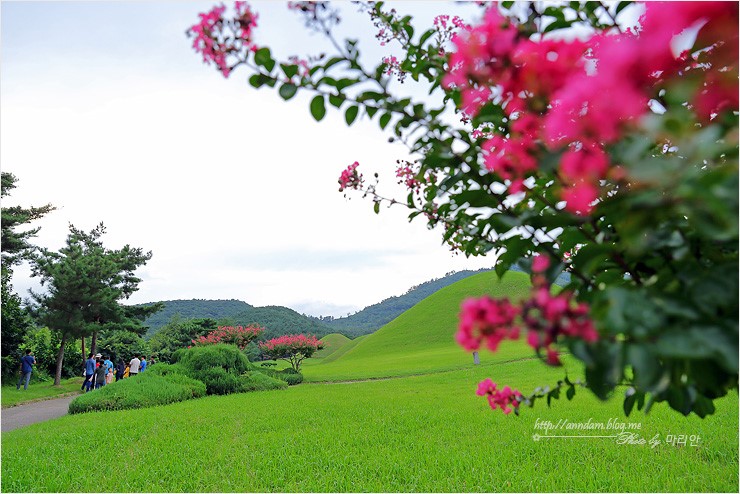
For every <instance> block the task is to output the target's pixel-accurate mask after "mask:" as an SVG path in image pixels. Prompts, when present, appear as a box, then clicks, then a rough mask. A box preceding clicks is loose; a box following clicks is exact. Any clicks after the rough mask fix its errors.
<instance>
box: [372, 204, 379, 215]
mask: <svg viewBox="0 0 740 494" xmlns="http://www.w3.org/2000/svg"><path fill="white" fill-rule="evenodd" d="M373 211H375V214H379V213H380V203H379V202H376V203H375V205H374V206H373Z"/></svg>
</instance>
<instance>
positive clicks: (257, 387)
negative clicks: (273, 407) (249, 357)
mask: <svg viewBox="0 0 740 494" xmlns="http://www.w3.org/2000/svg"><path fill="white" fill-rule="evenodd" d="M239 381H240V391H241V392H247V391H267V390H270V389H285V388H287V387H288V384H287V383H285V381H281V380H279V379H275V378H272V377H270V376H268V375H266V374H263V373H262V372H259V371H250V372H245V373H244V374H242V375H241V376H240V377H239Z"/></svg>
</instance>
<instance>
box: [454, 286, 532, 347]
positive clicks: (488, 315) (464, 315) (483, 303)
mask: <svg viewBox="0 0 740 494" xmlns="http://www.w3.org/2000/svg"><path fill="white" fill-rule="evenodd" d="M518 315H519V309H518V308H517V307H515V306H514V305H512V304H511V302H509V300H508V299H494V298H491V297H488V296H485V297H481V298H478V299H474V298H470V299H467V300H465V301H464V302H463V303H462V307H461V311H460V324H459V326H458V331H457V334H456V335H455V339H456V340H457V342H458V343H459V344H460V345H461V346H462V347H463V348H465V349H466V350H468V351H473V350H478V349H479V348H480V347H481V345H482V344H483V343H485V345H486V347H487V348H488V349H489V350H491V351H492V352H495V351H496V349H497V348H498V345H499V343H501V341H502V340H504V339H510V340H516V339H518V338H519V328H518V327H516V326H514V320H515V319H516V317H517V316H518Z"/></svg>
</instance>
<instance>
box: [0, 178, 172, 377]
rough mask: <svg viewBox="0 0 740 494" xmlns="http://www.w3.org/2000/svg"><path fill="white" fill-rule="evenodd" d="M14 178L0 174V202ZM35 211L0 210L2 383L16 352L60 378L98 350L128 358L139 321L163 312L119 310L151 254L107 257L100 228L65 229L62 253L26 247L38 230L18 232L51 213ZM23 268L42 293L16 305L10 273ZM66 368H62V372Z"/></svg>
mask: <svg viewBox="0 0 740 494" xmlns="http://www.w3.org/2000/svg"><path fill="white" fill-rule="evenodd" d="M16 182H17V178H16V177H15V176H14V175H13V174H11V173H8V172H3V173H2V197H3V199H4V202H5V198H6V196H8V195H10V192H11V191H12V189H14V188H15V187H16ZM54 209H55V207H54V206H52V205H51V204H47V205H45V206H42V207H22V206H12V207H3V208H2V364H3V365H2V368H3V377H4V378H5V379H7V377H9V376H11V375H12V374H13V373H14V370H15V369H16V368H17V359H18V355H19V354H20V352H21V350H22V348H23V347H24V346H25V347H36V348H34V349H35V350H36V351H37V357H39V359H38V360H39V363H40V369H42V371H46V372H49V373H53V374H54V384H55V385H59V384H60V381H61V378H62V376H63V375H64V376H65V377H68V376H71V375H76V374H77V373H78V370H79V369H80V365H81V363H82V357H83V356H84V354H85V353H86V339H87V338H89V341H90V343H89V345H90V346H89V347H88V350H89V352H91V353H96V352H98V351H100V350H101V349H102V350H104V351H106V353H108V354H109V355H110V356H111V357H128V355H129V353H131V352H141V350H142V346H144V347H145V346H146V345H145V342H144V341H143V339H142V338H141V337H142V336H143V334H144V333H145V332H146V327H145V326H144V325H143V320H144V319H145V318H146V317H147V316H149V315H151V314H153V313H155V312H156V311H158V310H160V309H161V308H162V306H161V304H153V305H150V306H147V307H143V306H127V305H123V304H122V303H121V302H122V301H123V300H125V299H128V298H129V297H130V296H131V295H132V294H133V293H134V292H135V291H136V290H138V287H139V284H140V283H141V279H140V278H138V277H137V276H136V275H135V271H136V270H137V269H138V268H139V267H141V266H143V265H145V264H146V263H147V262H148V261H149V260H150V259H151V257H152V253H151V251H149V252H145V251H144V250H143V249H141V248H139V247H132V246H130V245H128V244H127V245H125V246H123V247H122V248H120V249H111V248H108V247H106V246H105V245H103V240H102V237H103V235H104V234H105V232H106V229H105V226H104V224H103V223H102V222H101V223H100V224H98V225H97V226H96V227H95V228H93V229H92V230H90V231H89V232H86V231H83V230H81V229H79V228H76V227H75V226H74V225H72V224H70V225H69V233H68V235H67V239H66V242H65V245H64V246H63V247H62V248H61V249H59V250H58V251H52V250H49V249H46V248H42V247H39V246H36V245H33V244H32V243H31V242H30V240H31V239H32V238H33V237H34V236H36V234H37V233H38V232H39V228H38V227H36V228H31V229H25V230H23V228H26V227H27V224H28V223H31V222H32V221H34V220H37V219H40V218H42V217H43V216H45V215H46V214H48V213H50V212H52V211H54ZM24 261H27V262H28V263H29V264H30V266H31V271H32V276H33V277H36V278H38V279H39V281H40V283H41V285H42V287H43V290H42V291H38V292H37V291H33V290H31V291H30V296H31V297H30V299H29V300H27V301H25V302H24V301H22V300H21V298H20V296H19V295H18V294H16V293H14V292H13V287H12V283H11V280H12V273H13V267H14V266H16V265H18V264H20V263H22V262H24ZM65 362H66V365H65Z"/></svg>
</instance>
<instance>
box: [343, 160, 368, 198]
mask: <svg viewBox="0 0 740 494" xmlns="http://www.w3.org/2000/svg"><path fill="white" fill-rule="evenodd" d="M358 166H360V163H358V162H357V161H355V162H354V163H352V164H351V165H349V166H348V167H347V168H346V169H345V170H344V171H342V174H341V175H340V176H339V191H340V192H341V191H343V190H344V189H359V188H360V187H361V186H362V184H363V182H364V179H363V178H362V173H360V172H358V171H357V167H358Z"/></svg>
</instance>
